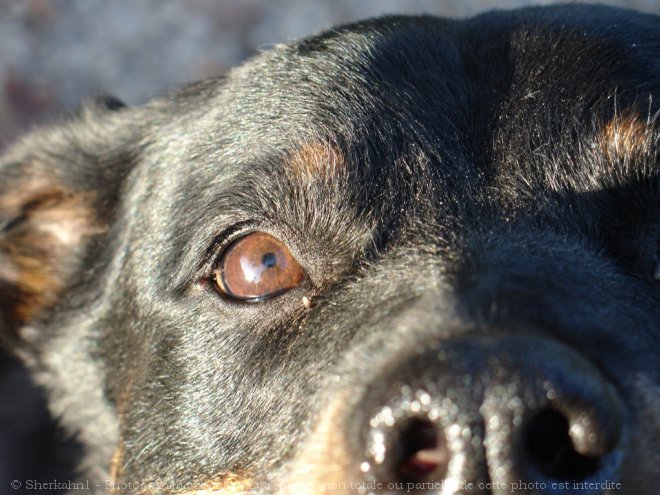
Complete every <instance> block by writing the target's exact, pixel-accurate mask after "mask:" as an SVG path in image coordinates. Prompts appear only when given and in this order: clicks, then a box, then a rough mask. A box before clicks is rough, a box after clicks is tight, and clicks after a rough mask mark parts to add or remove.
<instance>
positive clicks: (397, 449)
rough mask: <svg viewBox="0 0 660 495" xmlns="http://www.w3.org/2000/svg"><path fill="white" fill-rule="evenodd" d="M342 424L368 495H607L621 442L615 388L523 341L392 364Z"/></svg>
mask: <svg viewBox="0 0 660 495" xmlns="http://www.w3.org/2000/svg"><path fill="white" fill-rule="evenodd" d="M351 417H352V420H351V421H349V423H348V426H347V429H348V430H350V431H348V432H347V435H348V436H347V438H353V439H359V441H358V442H357V443H356V447H355V449H356V452H355V453H354V455H355V460H354V461H353V462H352V464H353V466H352V468H351V469H352V470H353V472H354V479H361V480H363V482H364V483H365V485H364V487H366V491H365V493H368V492H369V491H370V490H371V491H372V492H374V493H390V492H391V493H397V492H401V491H402V490H403V491H404V492H413V493H442V494H450V493H451V494H453V493H511V491H512V490H515V492H516V493H535V494H546V493H548V494H550V493H556V494H558V493H562V494H567V493H580V494H582V495H584V494H587V493H588V494H599V493H606V492H608V491H609V490H611V489H613V488H616V485H614V486H613V484H616V483H617V482H618V479H619V478H618V468H619V465H620V463H621V460H622V457H623V452H624V450H625V443H626V440H625V439H626V414H625V410H624V407H623V404H622V400H621V398H620V397H619V395H618V393H617V391H616V390H615V388H614V386H613V385H612V384H611V383H610V382H609V381H608V380H607V379H606V378H605V377H604V375H603V374H602V373H601V372H600V371H599V370H598V369H597V368H596V367H595V366H594V365H593V364H592V363H591V362H589V361H588V360H587V359H585V358H584V357H582V356H581V355H580V354H579V353H578V352H576V351H574V350H573V349H571V348H569V347H567V346H565V345H563V344H560V343H558V342H556V341H553V340H550V339H547V338H541V337H531V336H499V337H483V336H479V337H470V338H462V339H461V340H455V341H450V342H443V343H442V344H438V345H437V346H433V347H432V348H430V349H427V350H424V351H423V352H421V353H419V354H417V355H414V356H412V357H408V358H406V359H404V360H402V361H401V362H395V363H391V366H390V367H389V368H388V369H387V370H386V371H384V372H383V373H381V374H380V376H378V377H377V378H376V379H375V380H373V382H372V383H371V384H370V386H369V387H368V389H367V392H366V394H365V395H364V396H363V397H362V398H361V400H360V402H359V403H357V404H356V406H355V411H354V414H352V415H351ZM351 457H353V455H351Z"/></svg>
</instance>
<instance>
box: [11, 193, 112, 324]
mask: <svg viewBox="0 0 660 495" xmlns="http://www.w3.org/2000/svg"><path fill="white" fill-rule="evenodd" d="M90 202H91V194H89V193H71V192H68V191H65V190H64V189H61V188H59V187H51V188H48V189H41V190H39V191H37V192H36V193H35V192H34V191H33V194H32V195H29V196H28V195H26V194H25V193H24V191H19V192H17V194H16V195H6V196H4V197H3V198H2V201H1V202H0V211H2V212H3V213H4V214H5V215H6V213H8V212H12V216H13V217H19V218H20V221H19V223H17V225H16V226H14V227H13V228H10V229H9V230H8V231H7V232H5V233H4V234H3V236H2V238H0V254H1V255H3V256H4V258H5V259H6V260H7V261H8V262H9V265H10V267H9V268H7V269H5V270H4V271H3V273H2V275H3V277H5V282H6V283H9V284H11V285H13V286H14V287H15V289H16V291H15V293H16V296H15V299H16V300H15V301H13V303H14V305H15V307H14V318H15V319H16V320H17V321H19V322H27V321H29V320H30V319H31V318H32V317H33V316H35V315H36V314H37V313H38V312H39V311H41V310H43V309H45V308H46V307H48V306H50V305H51V304H53V303H54V302H55V300H56V299H57V296H58V295H59V292H60V291H61V290H62V289H63V288H64V285H65V283H66V280H65V274H64V268H65V267H66V264H67V263H68V262H70V261H71V260H72V259H73V257H74V256H76V255H77V254H79V248H80V247H81V245H82V244H83V241H84V239H85V238H87V237H89V236H91V235H94V234H97V233H100V232H103V230H104V229H103V228H101V226H100V225H99V224H98V222H97V221H96V218H95V216H94V214H93V211H92V208H91V206H90ZM9 218H11V217H9Z"/></svg>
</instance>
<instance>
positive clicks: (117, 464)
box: [110, 441, 124, 491]
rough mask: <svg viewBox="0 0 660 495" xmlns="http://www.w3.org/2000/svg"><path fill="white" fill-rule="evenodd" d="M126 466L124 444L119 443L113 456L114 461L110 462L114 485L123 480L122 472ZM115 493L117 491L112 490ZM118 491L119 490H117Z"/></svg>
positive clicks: (111, 479) (111, 477)
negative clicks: (124, 465)
mask: <svg viewBox="0 0 660 495" xmlns="http://www.w3.org/2000/svg"><path fill="white" fill-rule="evenodd" d="M123 464H124V444H123V442H121V441H120V442H119V445H118V446H117V448H116V449H115V453H114V454H112V459H111V460H110V481H112V483H113V485H114V483H116V482H117V481H118V480H119V479H120V478H121V472H122V468H123ZM111 491H115V490H111ZM117 491H118V490H117Z"/></svg>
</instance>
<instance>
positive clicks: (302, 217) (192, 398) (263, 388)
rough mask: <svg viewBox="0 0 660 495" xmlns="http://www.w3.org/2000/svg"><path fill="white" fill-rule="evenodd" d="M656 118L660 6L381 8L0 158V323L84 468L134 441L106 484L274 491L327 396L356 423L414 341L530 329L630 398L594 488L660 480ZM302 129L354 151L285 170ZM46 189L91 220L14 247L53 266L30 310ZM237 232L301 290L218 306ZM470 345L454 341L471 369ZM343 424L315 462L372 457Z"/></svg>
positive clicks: (76, 122) (659, 137) (91, 109)
mask: <svg viewBox="0 0 660 495" xmlns="http://www.w3.org/2000/svg"><path fill="white" fill-rule="evenodd" d="M659 109H660V18H658V17H654V16H648V15H642V14H638V13H633V12H630V11H623V10H616V9H611V8H605V7H594V6H591V7H586V6H567V7H566V6H565V7H551V8H542V9H524V10H517V11H512V12H494V13H488V14H484V15H481V16H478V17H475V18H472V19H468V20H463V21H448V20H442V19H437V18H433V17H384V18H380V19H376V20H370V21H365V22H361V23H357V24H353V25H349V26H344V27H340V28H337V29H334V30H332V31H330V32H328V33H325V34H322V35H320V36H317V37H313V38H310V39H307V40H303V41H301V42H298V43H294V44H291V45H290V46H281V47H277V48H275V49H274V50H273V51H271V52H268V53H264V54H261V55H259V56H258V57H256V58H255V59H253V60H251V61H249V62H248V63H246V64H245V65H244V66H242V67H240V68H238V69H236V70H234V71H232V72H230V73H229V74H228V76H227V77H226V78H218V79H212V80H208V81H204V82H201V83H197V84H194V85H191V86H189V87H186V88H183V89H182V90H180V91H178V92H174V93H172V94H170V95H168V96H165V97H162V98H159V99H156V100H154V101H153V102H151V103H149V104H147V105H145V106H143V107H138V108H127V107H124V106H123V105H122V104H121V103H120V102H118V101H117V100H115V99H102V100H98V101H97V102H96V103H92V104H89V105H87V106H85V107H84V108H83V109H82V110H81V111H80V112H79V114H78V115H76V116H74V117H72V118H71V119H69V120H68V121H65V122H62V123H60V124H58V125H55V126H53V127H51V128H48V129H44V130H41V131H36V132H34V133H32V134H30V135H28V136H27V137H26V138H25V139H24V140H23V141H21V142H19V143H18V144H17V145H15V146H14V147H13V148H12V149H10V150H9V151H8V153H6V154H5V156H4V157H3V158H2V160H1V163H2V169H0V173H1V174H2V177H3V181H2V184H0V192H2V194H3V195H4V196H5V197H8V198H12V197H14V196H16V193H15V191H16V190H22V189H21V188H23V189H27V193H25V198H24V199H21V198H22V197H19V198H18V199H17V200H16V201H17V202H18V203H19V206H18V207H14V210H12V207H9V206H7V207H5V210H2V209H0V213H2V214H4V216H5V218H3V219H2V220H3V223H5V222H6V225H5V228H4V229H3V231H2V233H0V236H1V237H0V240H4V241H3V242H4V244H0V293H1V294H3V295H4V297H5V299H4V300H5V303H4V305H3V308H2V318H3V319H2V320H0V325H2V326H0V330H2V333H3V335H4V339H5V341H6V342H8V343H10V345H11V347H12V348H14V349H15V350H16V351H17V352H18V353H19V354H20V355H21V356H22V357H23V358H24V359H25V360H26V361H27V362H28V363H29V365H30V366H31V368H32V369H33V371H34V376H35V377H36V379H37V381H38V382H39V383H40V384H42V385H43V386H44V387H46V389H47V390H48V394H49V398H50V406H51V410H52V412H53V414H55V415H56V416H57V417H59V418H61V422H62V423H63V424H64V425H65V426H66V428H68V429H69V430H70V431H72V432H76V433H77V435H78V437H79V439H80V440H81V442H82V443H83V444H84V446H85V452H86V454H85V458H84V462H83V469H84V471H83V473H84V474H83V475H82V477H83V478H89V479H93V480H106V479H109V476H110V475H109V471H110V469H111V467H110V464H111V459H112V457H113V454H114V453H115V450H116V449H117V448H118V446H120V451H121V453H120V454H118V455H117V456H116V459H119V460H118V461H117V463H116V464H117V465H116V466H115V467H114V468H113V469H116V470H117V473H118V475H119V478H118V480H119V481H124V482H129V481H132V482H140V483H149V482H156V483H159V484H161V485H163V486H170V487H171V486H175V485H178V486H179V487H181V486H187V485H198V484H200V483H202V482H207V481H209V480H222V479H225V480H226V479H230V478H228V475H227V473H237V475H240V476H246V477H247V478H249V479H250V480H252V482H253V483H255V484H256V483H266V482H270V483H272V484H271V485H267V484H264V485H259V486H260V487H261V488H259V489H258V490H257V492H258V493H276V492H277V493H286V491H280V492H278V491H277V490H278V488H277V487H280V489H281V490H284V488H281V487H283V486H286V484H287V483H289V482H291V480H292V477H295V476H296V475H295V474H294V471H295V469H296V467H295V466H297V465H299V463H300V460H299V457H300V455H301V452H308V451H307V450H305V449H306V448H310V447H309V446H308V443H309V440H308V439H309V438H317V437H314V434H313V433H312V432H313V431H314V430H315V429H316V427H317V423H318V421H319V418H320V417H323V415H324V411H327V410H328V408H331V407H332V406H333V404H334V401H336V400H339V399H337V398H338V397H341V398H342V400H343V401H344V402H345V405H344V406H343V407H344V408H345V409H346V410H349V409H351V408H357V410H358V411H361V412H360V413H359V414H358V413H356V417H358V418H359V417H360V415H361V414H367V412H365V411H366V410H367V409H368V408H367V406H365V408H362V409H361V408H360V404H362V402H361V401H363V400H367V399H365V397H370V395H369V394H370V393H371V392H369V390H370V389H371V388H372V385H373V384H374V383H377V382H378V381H379V380H380V377H381V376H383V371H382V370H385V369H388V370H392V369H397V368H398V367H399V365H401V363H406V362H408V361H409V360H410V359H411V357H413V356H415V355H416V353H419V352H420V350H423V349H425V348H432V347H434V346H436V347H438V349H443V345H445V344H444V343H446V346H447V349H453V347H452V345H453V344H452V342H456V341H460V340H461V339H465V338H474V339H477V340H478V339H479V338H481V337H483V336H491V337H493V336H494V337H497V336H508V337H512V338H513V337H519V336H525V338H527V337H529V338H530V339H531V340H530V341H529V342H530V343H529V344H526V345H528V347H525V345H523V346H522V349H521V350H520V352H521V353H523V354H525V353H530V354H532V355H536V354H535V353H536V352H537V349H536V346H538V345H539V343H541V344H543V343H544V342H548V341H550V342H556V343H560V344H557V345H561V346H563V347H562V349H567V351H566V352H567V353H569V354H570V352H569V351H568V350H571V349H572V350H576V351H577V354H576V356H578V355H579V356H580V357H579V358H578V357H576V358H575V360H578V361H580V362H582V361H584V362H587V363H590V365H593V366H594V367H595V369H598V370H599V373H602V375H603V376H604V377H606V378H605V380H606V381H607V382H608V383H610V384H611V385H612V386H613V388H614V389H616V390H617V393H618V394H619V396H620V400H621V403H622V404H623V407H624V412H623V413H622V415H623V417H624V418H625V419H624V420H623V422H624V426H623V427H622V428H623V433H622V434H621V435H622V439H621V440H620V446H619V447H617V449H618V450H617V451H616V456H615V455H614V454H613V457H612V458H614V457H616V462H615V461H612V463H614V464H616V466H614V467H612V469H611V470H610V471H608V474H607V476H606V478H608V479H610V478H611V479H612V480H615V481H618V482H620V483H622V489H621V490H619V491H617V492H616V493H630V494H649V495H651V494H653V493H655V492H656V490H657V487H658V486H659V485H660V478H659V476H658V467H657V466H658V462H659V461H660V458H659V455H660V454H659V451H658V445H660V389H659V385H660V367H659V366H658V362H659V360H658V358H659V351H660V282H659V281H658V280H657V279H655V278H654V271H655V270H656V266H657V265H658V263H659V261H658V251H659V249H660V128H659V125H658V118H657V116H658V111H659ZM626 133H628V134H626ZM625 136H628V138H627V140H626V139H624V138H625ZM309 143H330V144H329V146H332V147H333V149H336V150H339V151H338V152H339V153H341V155H342V156H343V163H344V165H345V167H346V172H345V173H343V172H342V171H340V172H337V173H336V174H335V175H332V176H329V177H311V178H310V177H306V176H304V174H303V176H300V174H298V175H296V173H292V172H291V170H290V168H291V164H290V162H291V159H290V157H291V156H292V155H293V154H295V153H296V152H297V150H299V149H301V148H302V147H304V146H306V145H308V144H309ZM35 177H37V178H45V179H44V180H45V181H46V182H47V185H46V186H45V187H46V188H49V187H51V186H52V187H58V188H61V189H63V190H64V191H65V193H64V194H65V196H57V198H62V197H67V198H68V197H69V196H71V197H78V196H79V197H81V198H83V199H82V200H81V203H78V202H76V203H72V204H74V206H67V208H77V207H81V208H83V207H82V206H80V204H83V205H85V206H84V207H85V208H89V209H90V210H91V212H92V215H91V217H90V215H89V214H87V213H85V214H82V213H81V215H82V216H78V217H76V218H75V219H73V220H70V221H69V220H67V219H66V218H65V219H63V220H62V222H61V225H55V227H53V228H55V229H63V230H64V231H67V229H74V230H76V231H77V233H78V234H80V235H78V236H77V237H76V238H75V239H73V241H71V242H73V243H74V245H70V246H69V245H67V246H64V247H65V248H66V249H63V248H62V246H61V245H60V240H58V239H59V238H58V237H57V236H55V237H52V236H51V233H50V231H48V232H46V234H43V235H48V236H51V237H48V246H49V250H48V252H47V253H37V254H34V253H32V254H30V253H24V254H25V256H28V257H29V256H34V257H37V259H38V260H39V262H40V263H43V264H48V265H52V264H56V265H57V266H55V268H53V272H54V275H53V276H54V277H57V278H56V280H57V281H58V283H61V287H60V288H58V289H57V290H54V289H53V283H49V284H48V287H47V290H51V289H53V290H52V294H51V293H49V295H48V298H46V299H43V298H42V299H38V302H34V301H37V299H35V298H36V297H37V296H34V295H33V296H32V297H33V302H32V304H31V305H30V306H29V311H28V310H26V309H23V310H21V311H22V312H21V311H19V309H17V308H19V307H20V304H21V300H20V298H21V297H27V296H26V295H25V294H27V293H28V292H29V291H28V288H24V287H23V288H21V283H22V282H21V281H20V280H18V281H17V280H16V277H14V278H12V273H14V272H13V271H12V270H14V268H15V267H13V265H12V264H16V263H17V262H16V261H15V260H14V256H17V254H16V253H15V250H16V249H19V250H21V249H22V250H25V249H27V248H26V247H25V244H19V243H18V241H17V240H16V239H23V237H19V235H20V236H23V235H25V236H28V237H27V238H28V239H31V237H29V236H30V235H32V231H33V230H37V231H38V230H39V229H41V228H42V227H41V226H40V224H39V223H38V221H39V218H40V217H39V214H40V212H41V211H42V210H40V208H51V207H52V208H53V209H54V211H58V210H57V208H58V205H62V204H65V203H58V200H57V199H54V200H52V201H51V200H48V201H46V202H45V203H44V200H40V202H39V201H37V202H36V203H35V199H34V198H33V197H32V195H31V193H30V188H32V187H35V186H32V185H31V184H32V182H34V178H35ZM40 187H41V186H40ZM90 193H91V194H90ZM66 195H68V196H66ZM16 201H15V202H16ZM59 201H65V200H64V199H60V200H59ZM72 201H73V200H72ZM10 203H11V201H10ZM44 204H45V206H43V205H44ZM66 205H69V203H66ZM12 211H13V212H12ZM92 217H93V218H92ZM58 218H59V217H58ZM55 223H56V224H57V222H55ZM90 223H91V224H93V225H94V226H93V227H89V224H90ZM81 225H82V227H81ZM88 227H89V230H86V229H87V228H88ZM17 229H18V230H17ZM20 229H24V230H25V232H23V231H21V230H20ZM250 231H265V232H268V233H270V234H272V235H274V236H275V237H277V238H279V239H280V240H282V241H284V242H285V243H286V244H287V246H288V247H289V249H290V250H291V252H292V254H293V255H294V256H295V257H296V259H297V260H298V262H299V263H300V264H301V265H302V266H303V267H304V269H305V270H306V273H307V279H306V280H305V282H303V284H302V285H301V286H299V287H297V288H296V289H293V290H291V291H289V292H287V293H285V294H283V295H280V296H279V297H276V298H273V299H271V300H268V301H265V302H263V303H239V302H234V301H230V300H227V298H224V297H222V296H220V295H219V294H218V293H217V292H216V291H215V290H214V289H213V288H212V287H211V282H210V280H211V278H212V273H213V269H214V266H215V264H216V262H217V260H218V259H219V256H221V254H222V253H223V252H224V250H225V249H226V247H227V246H228V245H229V244H230V243H231V242H233V241H234V240H235V239H237V238H239V237H241V236H242V235H244V234H245V233H246V232H250ZM38 238H39V237H38ZM21 242H23V241H21ZM62 242H64V241H62ZM67 242H68V241H67ZM17 245H18V246H19V247H18V248H16V249H14V248H12V246H17ZM12 249H14V250H13V251H12ZM70 253H74V255H71V254H70ZM19 254H20V253H19ZM14 271H15V270H14ZM21 273H22V272H21ZM16 294H18V295H16ZM303 296H304V297H306V298H308V299H309V300H311V301H312V305H311V307H308V305H305V304H301V298H302V297H303ZM26 311H28V312H27V316H26ZM508 337H507V338H508ZM534 339H536V340H534ZM523 341H524V342H527V341H526V340H524V339H523ZM553 345H554V344H548V346H549V347H548V349H551V348H553ZM447 352H450V351H447ZM452 352H453V351H452ZM538 352H540V354H538V356H539V357H540V358H543V357H544V356H545V354H543V353H545V352H546V351H538ZM547 352H548V353H552V352H554V351H547ZM559 354H561V352H560V353H559ZM551 355H552V356H554V354H551ZM472 359H474V358H472V357H464V356H462V355H461V354H460V353H458V354H457V355H456V356H455V357H454V360H455V361H456V363H457V364H456V367H457V369H458V368H460V367H461V363H463V364H464V365H465V366H467V367H468V368H469V367H473V366H474V361H472ZM484 359H486V357H484ZM512 359H514V360H517V359H519V358H518V357H513V358H512ZM562 359H563V358H562ZM566 359H567V360H568V359H569V358H566ZM570 359H573V358H570ZM515 362H518V361H515ZM571 362H572V361H571ZM466 363H467V364H466ZM401 366H403V365H401ZM541 366H542V367H546V366H547V368H543V369H544V370H546V371H547V372H548V373H552V372H553V371H552V370H553V369H554V368H552V366H553V365H551V364H547V363H544V364H542V365H541ZM585 366H586V365H585ZM475 373H476V371H475ZM388 376H389V375H388ZM396 379H397V378H396V376H395V377H394V378H392V380H395V381H396ZM571 380H572V379H571ZM575 380H577V382H576V383H577V385H576V387H577V388H579V389H580V388H581V387H586V385H584V384H583V383H582V382H580V379H579V377H578V378H576V379H575ZM587 381H588V380H587V379H586V378H585V379H584V383H586V382H587ZM571 383H573V382H571ZM457 386H460V385H457ZM585 393H586V392H585ZM356 421H357V420H356ZM348 423H350V421H349V420H348V419H343V420H341V421H339V422H338V423H337V424H338V425H344V424H348ZM351 428H353V426H350V425H349V426H347V427H346V429H347V431H353V430H351ZM355 428H356V429H355V435H352V434H346V438H344V436H342V431H341V430H342V426H337V434H336V437H337V438H336V442H337V443H338V444H340V445H342V447H341V450H342V451H343V452H344V456H343V457H344V458H343V459H340V460H335V459H332V458H326V459H325V461H324V462H325V463H327V464H329V465H332V464H333V463H335V464H337V465H340V464H342V463H344V462H348V463H350V464H351V469H352V467H353V464H355V465H356V466H358V467H359V465H360V462H361V460H362V459H361V458H360V455H362V453H363V452H362V451H361V450H360V449H361V448H362V447H361V446H362V443H361V442H363V440H362V439H361V435H364V432H363V430H361V429H360V428H359V427H355ZM473 433H474V432H473ZM319 449H321V447H319ZM487 457H488V456H487ZM475 462H476V461H475ZM483 462H484V463H485V464H484V465H485V466H486V467H487V468H488V470H489V471H488V473H489V474H488V475H486V476H485V477H484V476H483V475H476V474H475V475H474V477H473V478H472V480H473V481H479V480H481V481H484V480H491V481H497V480H500V481H502V480H503V481H505V482H507V483H512V482H514V481H515V480H516V479H519V477H520V476H522V475H521V474H520V473H521V472H520V471H518V470H516V469H517V468H512V467H510V466H509V467H508V468H507V469H505V470H504V471H502V470H499V471H498V470H497V469H496V468H497V467H498V465H496V463H495V461H493V460H492V459H490V458H488V459H486V460H485V461H483ZM608 462H609V461H608ZM316 467H318V468H319V470H320V471H323V472H325V471H326V470H327V469H328V466H313V468H314V469H316ZM342 469H343V468H342ZM603 469H605V468H603ZM608 469H609V468H608ZM351 472H352V471H351ZM356 472H359V471H356ZM465 473H466V474H465V476H466V478H467V477H471V476H473V475H472V474H471V473H472V472H471V471H470V472H469V473H468V471H466V472H465ZM498 473H499V474H498ZM610 475H611V476H610ZM232 476H233V474H232ZM498 476H499V477H498ZM594 476H595V477H594V479H599V478H598V476H596V475H594ZM603 476H605V475H603ZM365 479H366V478H365ZM544 479H546V478H544ZM548 479H549V478H548ZM585 479H587V480H589V479H591V478H588V477H586V478H585ZM546 481H547V480H546ZM102 482H103V481H102ZM255 486H256V485H255ZM509 490H510V485H509V486H508V488H507V489H506V490H503V491H502V493H505V492H506V493H508V492H509ZM231 493H239V492H238V491H237V492H231ZM310 493H325V492H323V491H322V490H321V489H317V488H315V489H314V490H312V491H310ZM493 493H500V492H499V491H495V490H494V491H493ZM520 493H546V492H541V491H534V490H527V491H524V490H520ZM548 493H573V492H570V491H565V492H562V491H555V492H550V491H548ZM575 493H578V492H577V491H576V492H575ZM583 493H587V492H583ZM588 493H609V492H607V491H602V492H601V491H598V490H596V491H591V492H588Z"/></svg>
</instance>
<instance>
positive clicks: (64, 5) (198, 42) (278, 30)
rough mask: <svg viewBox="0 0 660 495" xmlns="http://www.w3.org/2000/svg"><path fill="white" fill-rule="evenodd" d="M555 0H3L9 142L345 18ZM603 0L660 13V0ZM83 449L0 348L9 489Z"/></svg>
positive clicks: (1, 481)
mask: <svg viewBox="0 0 660 495" xmlns="http://www.w3.org/2000/svg"><path fill="white" fill-rule="evenodd" d="M548 3H557V2H549V1H540V0H498V1H492V2H491V1H486V0H444V1H442V0H335V1H329V0H326V1H324V0H263V1H257V0H177V1H173V0H112V1H107V0H0V150H1V149H2V148H3V147H4V146H6V145H7V143H9V142H11V140H12V139H13V138H15V137H16V136H18V135H20V134H21V133H22V132H25V131H26V130H28V129H30V128H31V127H32V126H34V125H38V124H40V123H44V122H47V121H50V120H52V119H54V118H55V117H56V116H57V115H58V114H61V113H62V112H64V111H67V110H70V109H73V108H75V107H76V106H77V104H78V103H79V101H80V100H81V99H82V98H85V97H88V96H94V95H98V94H100V93H106V94H112V95H116V96H117V97H119V98H120V99H122V100H124V101H125V102H126V103H129V104H139V103H141V102H144V101H146V100H148V99H149V98H150V97H153V96H155V95H158V94H159V93H162V92H163V91H164V90H166V89H167V88H171V87H173V86H178V85H181V84H184V83H186V82H189V81H194V80H197V79H201V78H204V77H208V76H211V75H216V74H219V73H222V72H223V71H225V70H227V69H228V68H229V67H232V66H234V65H237V64H239V63H240V62H241V61H243V60H245V59H246V58H247V57H250V56H251V55H253V54H255V53H256V52H258V51H259V50H266V49H268V47H269V46H271V45H273V44H276V43H282V42H287V41H290V40H293V39H296V38H300V37H302V36H305V35H307V34H312V33H315V32H317V31H319V30H322V29H324V28H327V27H330V26H332V25H334V24H338V23H343V22H347V21H351V20H356V19H359V18H364V17H369V16H375V15H381V14H384V13H432V14H437V15H443V16H450V17H465V16H469V15H472V14H475V13H478V12H481V11H484V10H488V9H492V8H500V9H508V8H513V7H519V6H529V5H542V4H548ZM601 3H607V4H610V5H616V6H620V7H627V8H634V9H637V10H642V11H645V12H651V13H657V14H660V0H605V1H603V2H601ZM487 41H488V40H484V43H487ZM1 303H2V301H0V304H1ZM76 455H77V446H76V444H75V441H73V440H72V439H67V438H66V436H65V435H63V434H62V432H61V431H59V430H58V429H57V428H56V426H55V424H54V423H53V421H52V420H51V419H50V418H49V417H48V414H47V412H46V408H45V406H44V400H43V397H42V393H41V392H40V391H39V390H37V389H35V388H34V387H33V386H31V384H30V381H29V378H28V377H27V375H26V373H25V371H24V370H23V369H22V368H21V367H20V366H19V365H18V364H17V363H16V362H15V361H14V360H12V359H11V358H9V357H8V356H7V355H4V354H0V493H14V494H17V495H18V494H19V493H20V490H19V491H16V490H10V489H9V482H10V481H11V480H14V479H18V480H26V479H36V480H43V481H52V480H53V479H55V478H56V477H57V478H58V479H59V480H66V479H69V478H70V477H71V474H70V471H71V469H72V467H73V465H74V463H75V457H76ZM30 493H31V494H37V493H57V491H56V490H44V491H30Z"/></svg>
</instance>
